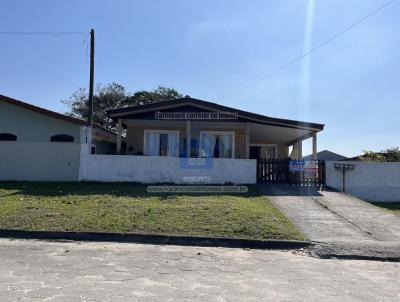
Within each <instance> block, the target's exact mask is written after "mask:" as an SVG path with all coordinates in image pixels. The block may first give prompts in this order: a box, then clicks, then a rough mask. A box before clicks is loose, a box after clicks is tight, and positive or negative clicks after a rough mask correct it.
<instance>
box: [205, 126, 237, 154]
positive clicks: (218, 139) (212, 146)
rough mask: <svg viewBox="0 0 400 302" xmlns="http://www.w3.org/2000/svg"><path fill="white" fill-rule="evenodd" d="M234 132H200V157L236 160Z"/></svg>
mask: <svg viewBox="0 0 400 302" xmlns="http://www.w3.org/2000/svg"><path fill="white" fill-rule="evenodd" d="M234 146H235V135H234V132H228V131H218V132H216V131H210V132H205V131H201V132H200V152H199V153H200V154H199V155H200V157H206V158H234V149H235V147H234Z"/></svg>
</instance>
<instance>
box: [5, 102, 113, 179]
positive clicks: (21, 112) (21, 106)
mask: <svg viewBox="0 0 400 302" xmlns="http://www.w3.org/2000/svg"><path fill="white" fill-rule="evenodd" d="M90 134H91V132H90V128H89V127H88V123H87V122H86V121H83V120H80V119H77V118H73V117H70V116H66V115H63V114H60V113H56V112H53V111H50V110H47V109H44V108H40V107H37V106H34V105H31V104H28V103H25V102H22V101H19V100H16V99H13V98H10V97H6V96H3V95H0V180H41V181H47V180H48V181H54V180H59V181H77V180H79V167H80V157H81V154H82V153H89V152H91V153H97V154H107V153H115V148H116V135H115V133H112V132H111V131H109V130H106V129H104V128H102V127H101V126H99V125H97V124H94V125H93V132H92V135H91V137H90ZM89 139H92V144H91V145H90V147H89V145H88V142H89Z"/></svg>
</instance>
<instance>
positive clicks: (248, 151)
mask: <svg viewBox="0 0 400 302" xmlns="http://www.w3.org/2000/svg"><path fill="white" fill-rule="evenodd" d="M244 145H245V148H246V151H245V158H250V127H249V123H247V122H246V133H245V144H244Z"/></svg>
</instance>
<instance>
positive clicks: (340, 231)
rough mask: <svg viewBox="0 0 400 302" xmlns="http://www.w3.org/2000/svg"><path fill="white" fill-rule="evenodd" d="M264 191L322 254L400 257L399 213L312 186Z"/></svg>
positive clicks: (269, 188)
mask: <svg viewBox="0 0 400 302" xmlns="http://www.w3.org/2000/svg"><path fill="white" fill-rule="evenodd" d="M262 189H263V191H264V193H265V194H266V195H268V196H270V198H271V200H272V202H273V203H274V204H275V205H276V206H277V207H278V208H279V209H280V210H281V211H282V212H283V213H284V214H285V215H286V216H287V217H288V218H289V219H291V220H292V222H293V223H294V224H295V225H296V226H297V227H298V228H299V229H300V231H302V232H303V233H304V234H305V235H306V236H307V237H308V238H309V239H310V240H312V241H314V242H316V243H318V244H317V246H316V248H315V250H314V252H315V253H316V254H318V255H320V256H325V257H328V256H337V257H353V256H354V257H366V258H368V257H369V258H377V259H379V258H382V259H385V258H387V259H396V258H398V259H399V260H400V217H397V216H395V215H394V214H391V213H389V212H386V211H384V210H382V209H379V208H378V207H375V206H373V205H371V204H369V203H367V202H364V201H362V200H360V199H357V198H354V197H351V196H348V195H345V194H343V193H339V192H334V191H330V190H324V191H319V190H317V189H315V188H310V187H293V186H278V185H264V186H262Z"/></svg>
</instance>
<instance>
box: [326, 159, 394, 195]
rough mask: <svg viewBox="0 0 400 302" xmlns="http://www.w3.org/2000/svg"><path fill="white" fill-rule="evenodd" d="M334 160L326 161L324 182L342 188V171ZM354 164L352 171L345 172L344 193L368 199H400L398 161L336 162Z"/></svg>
mask: <svg viewBox="0 0 400 302" xmlns="http://www.w3.org/2000/svg"><path fill="white" fill-rule="evenodd" d="M334 163H335V162H331V161H329V162H326V184H327V185H328V186H330V187H332V188H335V189H337V190H339V191H341V190H342V183H343V178H342V171H338V170H336V169H335V167H334ZM338 163H342V164H343V163H347V164H354V165H355V169H354V171H350V172H346V193H348V194H351V195H354V196H357V197H360V198H362V199H365V200H369V201H378V202H379V201H382V202H385V201H386V202H392V201H400V163H398V162H396V163H386V162H385V163H367V162H338Z"/></svg>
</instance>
